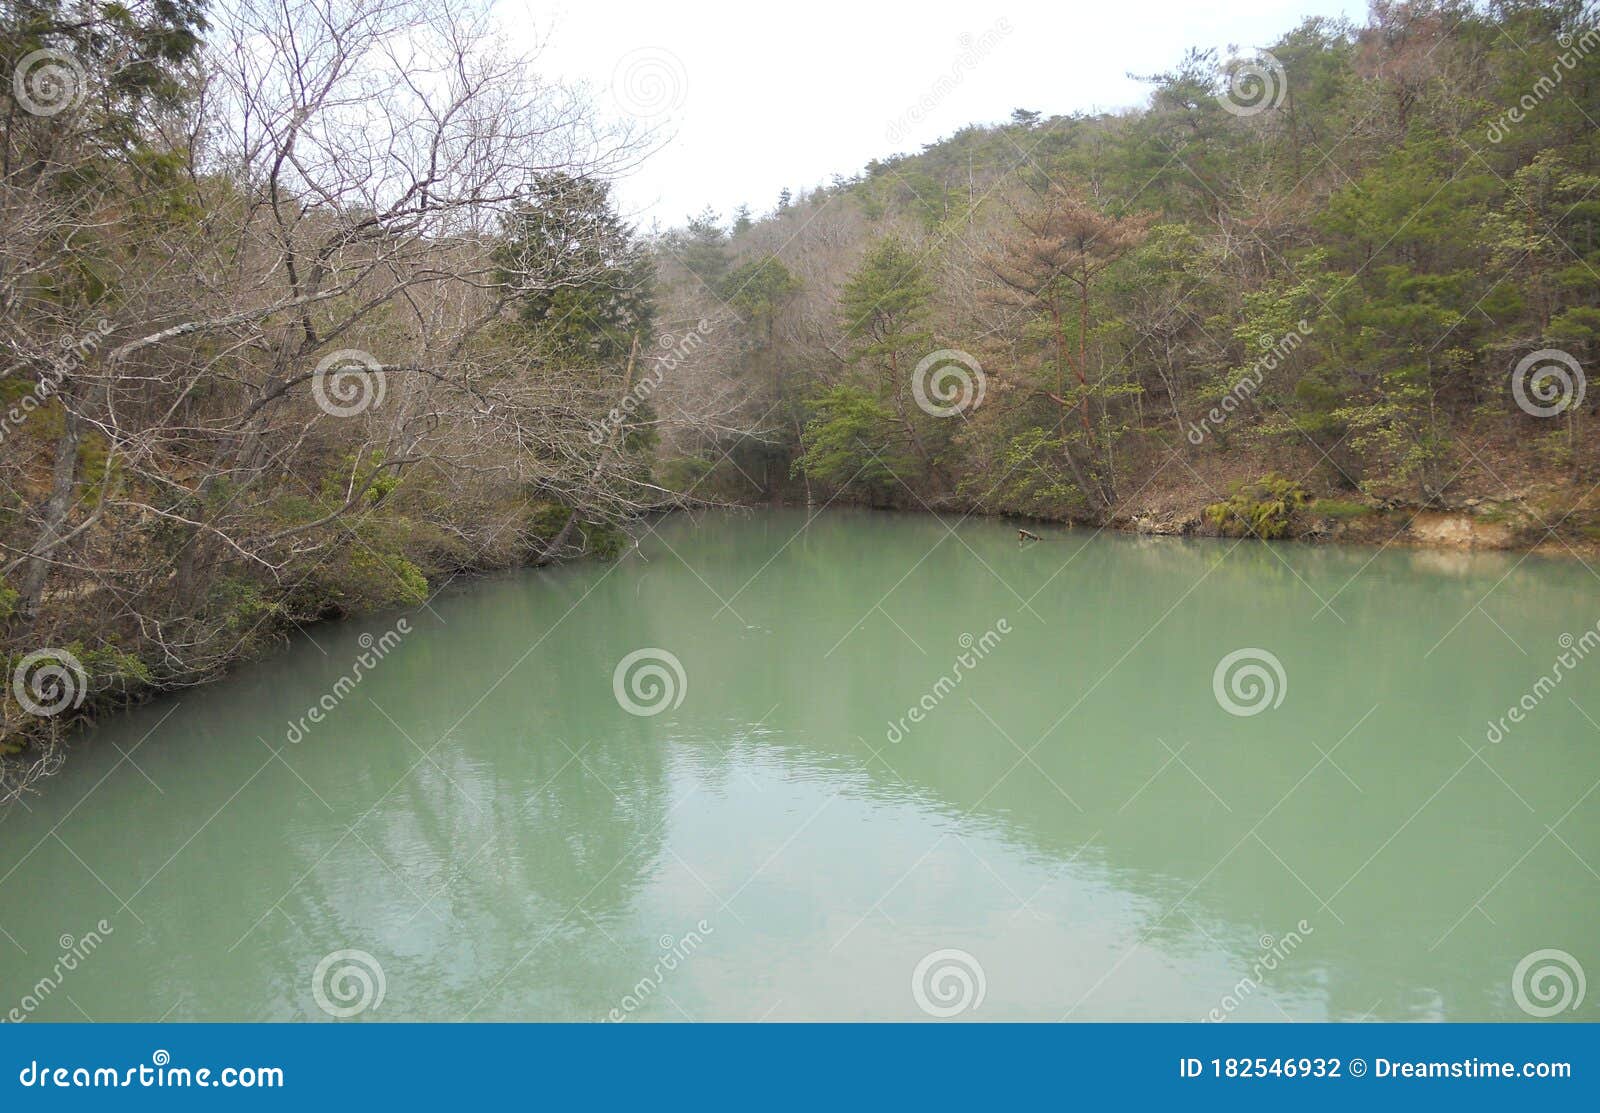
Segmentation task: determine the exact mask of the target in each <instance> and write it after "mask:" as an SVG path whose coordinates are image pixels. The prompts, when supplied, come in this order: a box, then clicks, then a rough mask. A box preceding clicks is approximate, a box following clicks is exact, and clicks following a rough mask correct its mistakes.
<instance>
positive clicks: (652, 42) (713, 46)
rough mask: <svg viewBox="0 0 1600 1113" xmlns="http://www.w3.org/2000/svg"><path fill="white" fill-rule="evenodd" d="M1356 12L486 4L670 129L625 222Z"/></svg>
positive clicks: (775, 187)
mask: <svg viewBox="0 0 1600 1113" xmlns="http://www.w3.org/2000/svg"><path fill="white" fill-rule="evenodd" d="M1366 7H1367V5H1366V2H1365V0H1249V2H1248V3H1238V4H1234V5H1231V6H1229V8H1228V9H1224V8H1221V7H1219V6H1215V5H1214V4H1212V3H1206V2H1205V0H1139V2H1136V3H1122V4H1116V3H1107V2H1105V0H1100V2H1096V3H1083V2H1072V0H1056V2H1049V0H1030V2H1025V3H1003V4H1001V5H999V6H996V7H993V8H990V7H985V6H982V5H980V4H977V3H973V2H970V0H968V2H964V3H956V2H951V0H920V2H918V3H915V4H910V3H901V4H889V3H874V2H873V0H851V2H845V0H802V2H800V3H789V4H784V5H782V6H778V5H772V4H762V3H760V2H759V0H757V2H755V3H750V2H745V3H738V2H730V0H654V2H651V0H588V2H587V3H585V2H581V0H502V2H501V4H500V5H499V11H500V14H501V17H502V19H503V20H504V21H505V22H506V24H507V25H508V26H510V27H512V28H513V31H512V34H513V36H514V37H515V38H516V39H518V40H522V39H523V36H526V40H525V41H518V42H517V43H516V45H517V46H519V47H522V46H528V45H532V44H534V43H536V42H538V43H542V44H543V55H542V57H541V69H542V70H543V71H544V73H545V74H546V75H547V76H550V77H552V78H560V79H563V80H568V81H583V82H586V83H588V84H589V85H590V87H591V88H592V89H593V90H594V92H595V93H596V99H597V102H598V104H599V105H600V106H601V107H602V108H603V109H606V110H609V111H612V112H615V113H618V114H621V113H623V112H625V111H626V110H628V109H629V108H638V107H643V108H644V109H645V110H646V111H647V113H649V115H648V117H647V118H649V119H651V120H652V121H653V122H657V123H659V124H660V126H661V128H662V132H663V137H664V138H668V139H669V141H668V142H666V144H665V146H664V147H663V149H662V150H660V152H659V153H657V154H655V155H654V156H652V157H651V158H650V159H649V160H648V161H647V162H646V163H645V165H644V166H643V167H642V168H641V169H640V170H639V171H638V172H637V173H635V174H633V175H632V176H630V177H629V178H628V179H626V180H625V181H623V182H622V183H621V184H620V185H619V187H618V196H619V199H620V201H621V202H622V204H623V206H624V207H625V209H626V210H627V212H628V213H629V215H630V217H631V218H632V219H634V220H636V221H638V222H640V223H641V224H643V225H645V226H648V225H649V224H650V222H651V221H660V223H661V224H662V225H663V226H667V227H670V226H673V225H677V224H681V223H683V221H684V219H685V218H686V217H687V216H688V215H690V214H691V213H695V212H698V211H699V210H700V209H701V208H702V207H703V206H705V205H706V204H707V203H709V204H711V205H712V206H713V207H715V208H716V209H718V210H719V211H720V212H721V214H722V215H723V217H724V220H726V219H727V218H728V216H729V214H730V213H731V212H732V210H733V208H734V207H735V206H736V205H738V204H739V203H741V202H744V203H748V204H749V205H750V207H751V209H752V211H754V212H756V213H761V212H764V211H766V210H769V209H771V208H772V207H773V206H774V204H775V203H776V200H777V196H778V191H779V190H780V189H782V188H783V187H785V186H788V187H790V188H791V189H799V188H802V187H803V188H810V187H812V186H815V185H819V184H822V183H824V182H826V181H827V180H828V179H829V178H830V177H831V176H832V175H833V174H836V173H838V174H853V173H855V172H856V171H858V170H860V169H861V167H862V166H864V165H865V164H866V163H867V162H868V161H869V160H870V159H873V158H881V157H883V156H885V155H889V154H894V153H896V152H902V151H904V152H909V151H915V150H917V149H919V148H920V146H921V145H922V144H924V143H927V142H931V141H933V140H935V139H937V138H939V137H940V136H942V135H948V134H949V133H950V132H952V131H954V130H956V129H957V128H959V127H962V126H964V125H966V124H969V123H991V122H996V121H999V120H1003V119H1006V118H1007V117H1009V116H1010V114H1011V110H1012V109H1013V108H1018V107H1021V108H1031V109H1035V110H1038V111H1040V112H1042V113H1043V114H1044V115H1046V116H1050V115H1056V114H1063V115H1064V114H1067V113H1071V112H1076V111H1092V110H1095V109H1115V108H1121V107H1128V106H1132V105H1137V104H1141V103H1143V101H1144V99H1145V96H1146V95H1147V93H1148V87H1147V86H1144V85H1141V84H1140V83H1138V82H1135V81H1132V80H1130V79H1129V78H1128V77H1127V74H1128V73H1129V72H1133V73H1140V74H1148V73H1155V72H1159V71H1164V70H1167V69H1170V68H1172V67H1173V66H1174V65H1175V64H1176V63H1177V62H1178V61H1179V59H1180V58H1182V56H1183V53H1184V51H1185V50H1186V49H1187V48H1189V47H1190V46H1201V47H1217V48H1226V47H1228V46H1230V45H1236V46H1239V47H1241V48H1252V47H1265V46H1267V45H1269V44H1270V43H1271V42H1273V41H1274V40H1275V39H1276V38H1277V37H1278V36H1279V35H1280V34H1281V33H1282V32H1284V31H1287V30H1289V29H1291V28H1293V27H1294V26H1296V25H1297V24H1298V23H1299V22H1300V20H1301V19H1302V18H1303V17H1306V16H1310V15H1345V16H1348V17H1350V18H1352V19H1356V20H1360V19H1362V18H1363V17H1364V15H1365V12H1366ZM1230 9H1231V10H1230ZM1001 20H1005V23H1006V25H1008V26H1009V31H1007V30H1004V29H1003V28H1002V25H1001V24H1000V22H999V21H1001ZM963 36H966V38H965V39H963ZM985 39H987V40H989V41H990V42H991V43H992V46H991V48H990V49H988V50H987V51H985V50H984V49H983V47H982V46H981V45H980V44H981V42H982V41H984V40H985ZM955 74H959V76H960V80H959V82H957V83H955V84H954V86H953V87H951V88H949V89H948V91H947V92H946V94H945V95H944V96H942V97H937V98H935V100H936V103H934V104H933V105H932V107H931V110H929V111H927V112H926V113H925V114H922V115H921V118H920V119H909V118H908V117H907V113H908V111H910V110H912V109H913V108H914V107H916V106H917V105H918V102H919V101H921V100H922V98H923V97H924V95H925V94H932V93H933V91H934V87H935V82H937V81H939V80H940V79H941V77H943V78H945V79H946V84H947V85H948V84H949V79H950V78H951V76H952V75H955ZM652 78H656V79H659V81H658V82H657V83H655V84H652V83H651V79H652ZM630 80H631V82H632V83H633V84H631V85H630ZM630 88H632V90H633V91H632V92H631V93H630V92H629V89H630ZM619 92H620V96H619ZM658 108H659V109H660V110H661V111H659V112H657V111H656V109H658ZM919 111H920V110H919ZM897 122H898V123H899V124H900V129H901V130H900V131H899V132H897V133H896V134H897V135H898V139H894V138H891V134H890V133H891V128H893V127H894V126H895V125H896V123H897Z"/></svg>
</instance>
